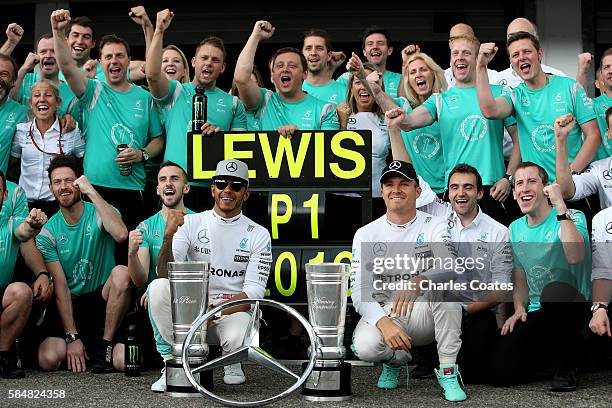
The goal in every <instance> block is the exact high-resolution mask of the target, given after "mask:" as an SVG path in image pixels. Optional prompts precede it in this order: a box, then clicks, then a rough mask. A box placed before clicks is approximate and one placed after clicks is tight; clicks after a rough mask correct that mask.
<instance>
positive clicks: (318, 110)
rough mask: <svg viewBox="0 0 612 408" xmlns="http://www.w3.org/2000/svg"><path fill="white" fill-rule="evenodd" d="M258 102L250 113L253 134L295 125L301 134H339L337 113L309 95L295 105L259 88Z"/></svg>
mask: <svg viewBox="0 0 612 408" xmlns="http://www.w3.org/2000/svg"><path fill="white" fill-rule="evenodd" d="M260 90H261V99H260V101H259V104H258V105H257V106H256V107H255V108H254V109H253V110H252V111H253V116H254V118H255V122H254V126H255V127H256V129H255V130H269V131H276V129H278V128H279V127H281V126H286V125H295V126H297V128H298V129H300V130H339V129H340V123H339V122H338V115H337V114H336V109H335V108H334V106H333V105H332V104H329V103H326V102H324V101H322V100H320V99H317V98H315V97H314V96H312V95H309V94H306V97H305V98H304V99H302V100H301V101H298V102H287V101H284V100H283V99H282V98H281V97H280V95H279V94H278V93H277V92H272V91H271V90H269V89H265V88H260Z"/></svg>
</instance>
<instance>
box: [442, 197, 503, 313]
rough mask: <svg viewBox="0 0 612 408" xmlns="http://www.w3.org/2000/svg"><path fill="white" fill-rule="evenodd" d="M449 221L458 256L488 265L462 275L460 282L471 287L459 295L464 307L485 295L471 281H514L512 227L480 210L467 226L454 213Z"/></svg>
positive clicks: (458, 280) (459, 278) (459, 277)
mask: <svg viewBox="0 0 612 408" xmlns="http://www.w3.org/2000/svg"><path fill="white" fill-rule="evenodd" d="M447 221H448V228H449V231H450V234H451V238H452V240H453V244H454V245H455V248H457V255H458V256H459V257H463V258H472V259H480V260H481V262H483V263H484V265H485V267H484V268H474V269H470V270H466V271H465V272H464V273H463V274H460V275H458V278H457V282H460V283H465V284H466V286H467V289H466V290H461V291H459V293H458V297H459V301H461V304H462V305H463V306H467V305H470V304H472V303H474V302H475V301H477V300H478V299H479V298H480V297H482V295H483V294H484V292H480V291H478V292H477V291H474V290H472V289H471V286H470V282H472V281H476V280H477V281H479V282H485V283H491V282H496V283H509V282H510V279H511V275H512V266H513V260H512V248H511V245H510V232H509V230H508V228H506V227H504V226H503V225H502V224H500V223H499V222H497V221H495V220H494V219H493V218H491V217H490V216H488V215H487V214H485V213H484V212H482V210H481V209H480V207H478V214H477V215H476V218H474V220H472V222H471V223H470V224H469V225H467V226H465V227H464V226H463V225H462V224H461V220H460V219H459V216H458V215H457V213H456V212H454V211H453V212H452V214H450V215H449V216H448V218H447Z"/></svg>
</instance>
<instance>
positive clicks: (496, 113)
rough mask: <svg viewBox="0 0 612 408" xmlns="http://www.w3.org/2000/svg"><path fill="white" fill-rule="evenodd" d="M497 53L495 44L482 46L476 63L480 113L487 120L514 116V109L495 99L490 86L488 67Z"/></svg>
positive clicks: (505, 102) (503, 100) (504, 101)
mask: <svg viewBox="0 0 612 408" xmlns="http://www.w3.org/2000/svg"><path fill="white" fill-rule="evenodd" d="M496 53H497V47H496V46H495V43H484V44H482V45H481V46H480V51H479V52H478V59H477V61H476V94H477V95H478V104H479V105H480V111H481V112H482V114H483V115H484V117H485V118H487V119H505V118H507V117H508V116H510V115H511V114H512V108H511V107H510V105H508V102H507V101H506V100H505V99H504V98H502V97H498V98H494V97H493V92H492V91H491V85H489V74H488V72H487V65H488V64H489V62H491V60H492V59H493V57H495V54H496Z"/></svg>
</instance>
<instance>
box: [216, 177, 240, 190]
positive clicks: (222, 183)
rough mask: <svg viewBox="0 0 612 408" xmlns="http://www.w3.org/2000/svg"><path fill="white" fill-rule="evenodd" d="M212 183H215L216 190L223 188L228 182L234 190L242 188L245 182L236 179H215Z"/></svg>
mask: <svg viewBox="0 0 612 408" xmlns="http://www.w3.org/2000/svg"><path fill="white" fill-rule="evenodd" d="M213 183H215V187H216V188H217V190H225V188H226V187H227V185H228V184H229V186H230V188H231V189H232V190H233V191H235V192H238V191H240V190H242V187H246V184H245V183H243V182H242V181H238V180H226V179H215V180H213Z"/></svg>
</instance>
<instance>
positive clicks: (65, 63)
mask: <svg viewBox="0 0 612 408" xmlns="http://www.w3.org/2000/svg"><path fill="white" fill-rule="evenodd" d="M68 23H70V11H68V10H63V9H60V10H55V11H53V13H51V30H52V31H53V47H54V49H55V57H56V58H57V63H58V65H59V67H60V69H61V70H62V74H64V78H65V79H66V82H67V83H68V85H69V86H70V89H72V92H73V93H74V94H75V95H76V96H77V98H80V97H81V96H82V95H83V94H84V93H85V89H87V81H88V79H87V76H85V74H84V73H83V72H81V71H80V70H79V67H78V66H77V63H76V61H75V60H74V59H73V58H72V55H71V53H70V47H68V42H67V40H66V32H65V29H66V27H67V26H68Z"/></svg>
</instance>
